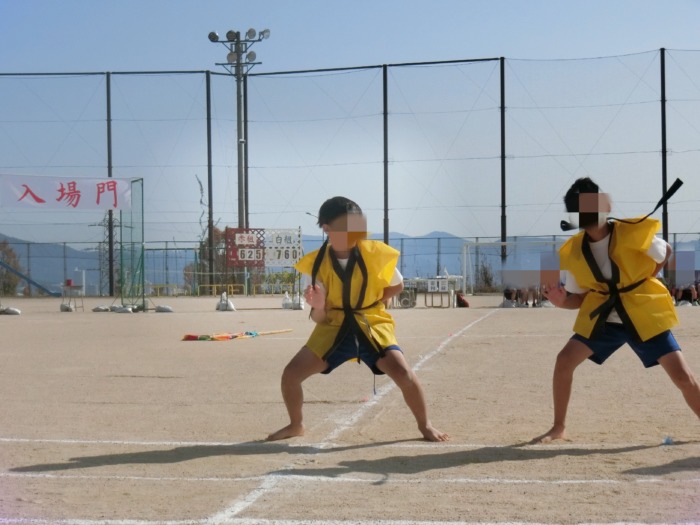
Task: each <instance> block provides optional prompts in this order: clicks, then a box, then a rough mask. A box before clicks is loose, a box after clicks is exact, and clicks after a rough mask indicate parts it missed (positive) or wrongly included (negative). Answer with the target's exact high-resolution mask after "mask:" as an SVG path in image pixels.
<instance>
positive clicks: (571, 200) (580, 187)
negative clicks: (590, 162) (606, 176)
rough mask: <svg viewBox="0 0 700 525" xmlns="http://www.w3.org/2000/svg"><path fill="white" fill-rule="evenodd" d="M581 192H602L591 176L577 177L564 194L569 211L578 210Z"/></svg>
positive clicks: (565, 204)
mask: <svg viewBox="0 0 700 525" xmlns="http://www.w3.org/2000/svg"><path fill="white" fill-rule="evenodd" d="M581 193H600V188H599V187H598V185H597V184H596V183H595V182H593V181H592V180H591V179H590V178H589V177H583V178H580V179H577V180H576V182H574V183H573V184H572V185H571V188H569V191H567V192H566V195H564V206H566V211H567V212H569V213H576V212H578V211H579V210H578V202H579V200H578V196H579V195H580V194H581Z"/></svg>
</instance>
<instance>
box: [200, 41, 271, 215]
mask: <svg viewBox="0 0 700 525" xmlns="http://www.w3.org/2000/svg"><path fill="white" fill-rule="evenodd" d="M268 38H270V30H269V29H263V30H262V31H260V32H258V31H256V30H255V29H253V28H250V29H248V31H246V32H245V33H243V34H242V35H241V32H240V31H235V30H233V29H230V30H229V31H227V32H226V40H225V41H222V40H220V39H219V35H218V34H217V33H216V32H215V31H212V32H210V33H209V41H210V42H212V43H218V44H222V45H223V46H225V47H226V49H227V53H226V62H221V63H217V64H216V65H217V66H222V67H223V68H224V69H226V71H228V72H229V74H231V75H233V76H234V77H235V78H236V117H237V119H236V129H237V135H238V140H237V142H236V143H237V148H238V227H239V228H249V227H250V226H249V223H248V159H247V158H246V157H247V153H248V136H247V135H248V131H247V129H248V126H247V122H248V115H247V108H246V107H244V103H243V100H244V92H245V89H246V85H247V82H246V76H247V75H248V73H249V72H250V70H251V69H253V67H254V66H256V65H257V64H260V62H256V61H255V60H256V58H257V55H256V53H255V52H254V51H250V48H251V46H252V45H253V44H255V43H256V42H260V41H261V40H266V39H268ZM246 105H247V104H246Z"/></svg>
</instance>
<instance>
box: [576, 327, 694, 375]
mask: <svg viewBox="0 0 700 525" xmlns="http://www.w3.org/2000/svg"><path fill="white" fill-rule="evenodd" d="M571 339H575V340H576V341H580V342H582V343H583V344H584V345H586V346H587V347H588V348H589V349H590V350H591V351H592V352H593V355H592V356H591V357H589V358H588V359H590V360H591V361H593V362H594V363H597V364H599V365H602V364H603V363H604V362H605V360H606V359H607V358H608V357H610V356H611V355H613V354H614V353H615V351H617V349H618V348H620V347H621V346H622V345H624V344H625V343H627V344H628V345H630V346H631V347H632V350H634V353H635V354H637V357H639V359H640V360H641V361H642V363H643V364H644V367H645V368H650V367H652V366H656V365H658V364H659V358H660V357H663V356H665V355H666V354H670V353H671V352H679V351H680V349H681V347H680V346H679V345H678V342H677V341H676V338H675V337H673V334H672V333H671V330H666V331H665V332H662V333H660V334H659V335H656V336H654V337H652V338H651V339H649V340H647V341H644V342H643V343H640V342H639V341H635V340H634V339H633V338H632V337H630V335H629V334H628V333H627V330H625V327H624V326H623V325H621V324H619V323H605V328H604V329H603V330H602V332H601V333H600V334H599V335H598V334H596V337H595V339H587V338H585V337H583V336H582V335H579V334H574V335H573V336H571Z"/></svg>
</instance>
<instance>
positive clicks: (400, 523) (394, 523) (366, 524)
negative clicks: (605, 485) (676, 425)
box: [0, 518, 698, 525]
mask: <svg viewBox="0 0 700 525" xmlns="http://www.w3.org/2000/svg"><path fill="white" fill-rule="evenodd" d="M202 523H203V522H202V521H201V520H161V521H142V520H130V519H113V520H109V519H107V520H99V521H97V520H76V519H59V520H44V519H31V518H0V524H7V525H13V524H17V525H24V524H26V525H201V524H202ZM697 523H698V522H697V521H692V522H691V521H686V522H654V523H646V522H639V521H618V522H615V523H591V522H589V523H586V522H580V523H578V524H577V525H697ZM226 525H556V524H551V523H543V522H533V521H423V520H421V521H412V520H306V519H304V520H291V519H265V518H233V519H231V520H229V521H227V522H226Z"/></svg>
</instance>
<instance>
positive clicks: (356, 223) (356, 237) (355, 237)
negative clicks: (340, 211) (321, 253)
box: [323, 214, 367, 252]
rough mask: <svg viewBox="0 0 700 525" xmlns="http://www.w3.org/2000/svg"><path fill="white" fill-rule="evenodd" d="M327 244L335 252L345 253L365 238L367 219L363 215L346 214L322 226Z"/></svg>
mask: <svg viewBox="0 0 700 525" xmlns="http://www.w3.org/2000/svg"><path fill="white" fill-rule="evenodd" d="M323 231H324V232H326V234H327V235H328V242H329V243H330V245H331V246H332V247H333V250H335V251H336V252H346V251H348V250H351V249H352V248H354V247H355V245H356V244H357V241H361V240H362V239H366V238H367V219H366V218H365V216H364V214H348V215H341V216H340V217H338V218H336V219H334V220H332V221H331V222H329V223H328V224H324V225H323Z"/></svg>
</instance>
